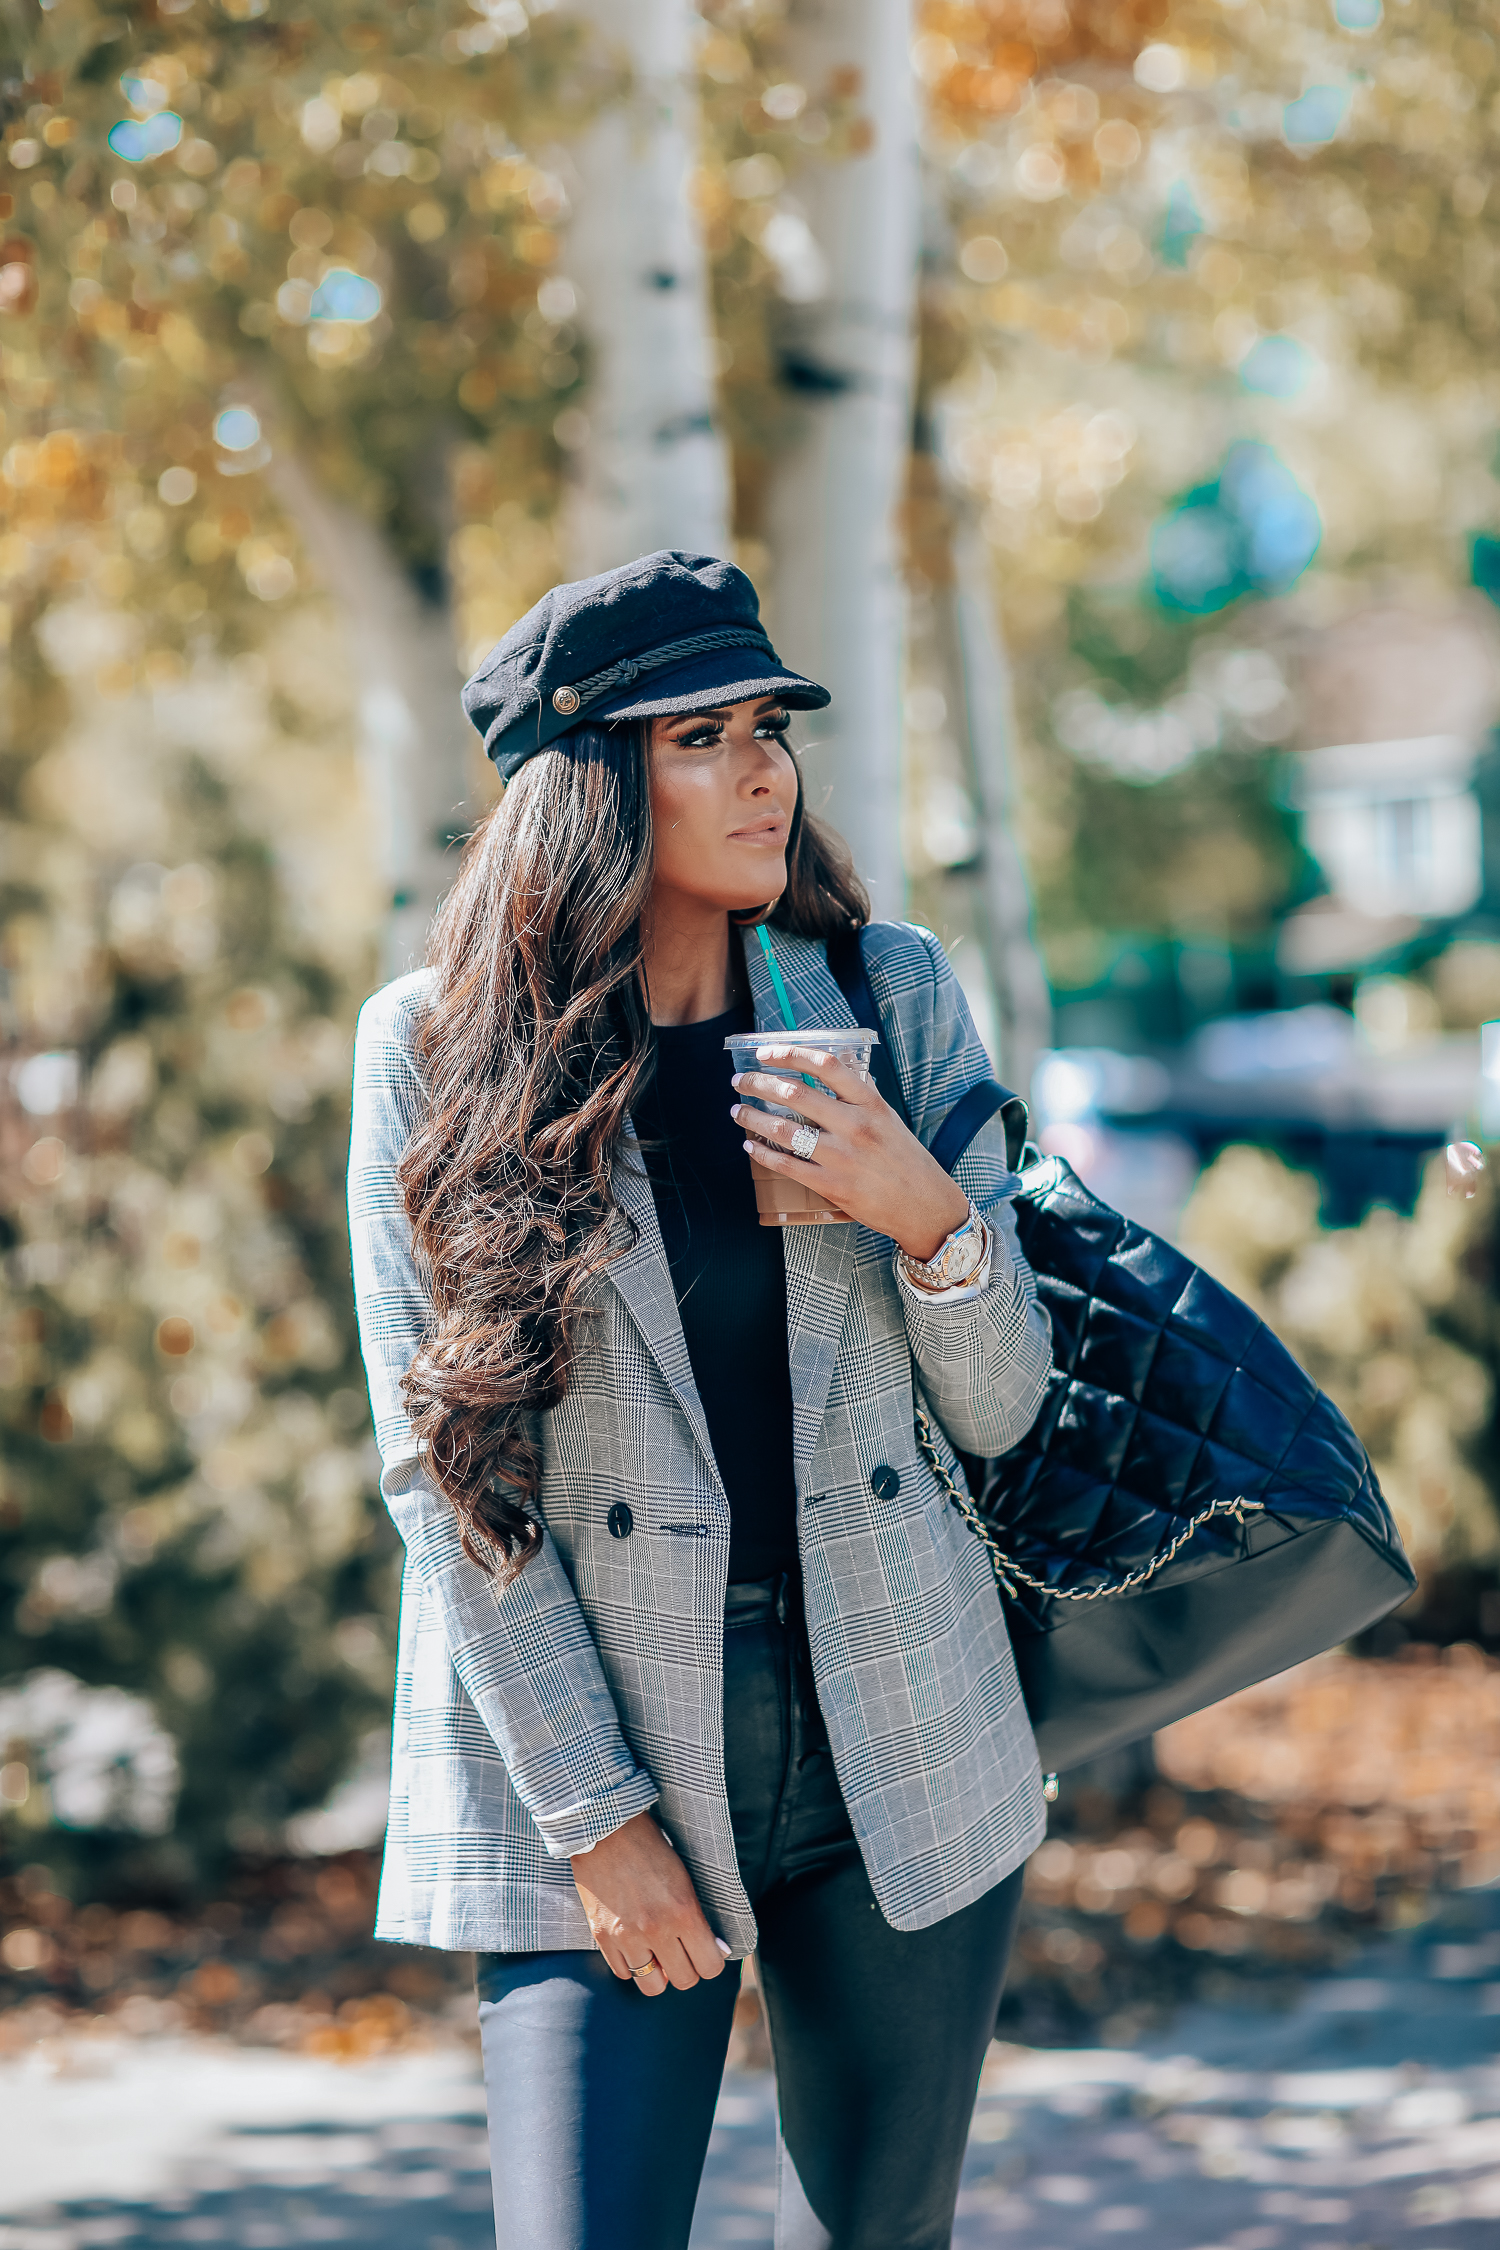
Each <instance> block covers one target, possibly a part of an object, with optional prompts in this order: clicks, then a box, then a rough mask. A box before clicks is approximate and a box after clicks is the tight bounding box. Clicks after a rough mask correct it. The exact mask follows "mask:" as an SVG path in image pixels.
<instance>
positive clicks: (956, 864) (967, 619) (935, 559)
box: [903, 414, 1051, 1095]
mask: <svg viewBox="0 0 1500 2250" xmlns="http://www.w3.org/2000/svg"><path fill="white" fill-rule="evenodd" d="M906 566H907V595H908V607H907V627H908V631H907V677H906V701H907V706H908V712H909V724H908V727H907V733H906V742H905V789H904V796H905V808H904V810H905V818H904V821H903V829H904V836H905V846H906V863H907V867H908V870H909V873H910V875H911V878H912V892H913V896H912V905H913V910H914V912H915V913H917V914H918V915H919V916H920V917H921V919H923V920H924V921H927V922H930V923H931V925H932V927H933V928H934V929H935V930H937V932H938V934H939V935H940V936H941V938H942V939H943V942H944V944H945V945H946V946H947V947H948V949H949V951H950V953H951V954H952V956H953V965H954V968H955V969H956V970H957V972H958V975H959V979H960V981H961V982H962V984H963V985H964V988H965V990H966V992H967V993H968V996H969V1001H970V1005H971V1006H972V1007H973V1010H974V1015H975V1020H976V1022H977V1023H978V1025H979V1029H980V1033H981V1036H982V1037H983V1038H984V1041H985V1044H986V1045H987V1046H988V1047H989V1049H990V1053H991V1057H992V1059H993V1061H994V1063H995V1067H996V1069H997V1070H998V1071H999V1073H1000V1075H1001V1077H1002V1078H1004V1079H1005V1080H1006V1081H1007V1083H1009V1084H1010V1085H1012V1086H1014V1087H1015V1088H1016V1090H1017V1091H1018V1092H1019V1093H1021V1094H1023V1095H1024V1094H1025V1093H1026V1092H1027V1090H1028V1088H1029V1086H1030V1083H1031V1076H1032V1072H1033V1070H1034V1069H1035V1066H1036V1058H1037V1056H1038V1054H1039V1053H1040V1052H1041V1050H1042V1049H1043V1048H1044V1047H1045V1046H1046V1045H1047V1044H1048V1041H1049V1036H1050V1029H1051V1000H1050V996H1049V993H1048V989H1047V980H1046V975H1045V972H1044V970H1043V968H1042V963H1041V957H1040V954H1039V953H1038V950H1037V946H1036V941H1035V938H1034V937H1033V935H1032V928H1031V899H1030V892H1029V888H1028V885H1027V881H1026V871H1025V868H1024V866H1023V864H1022V860H1021V856H1020V852H1019V850H1018V847H1017V843H1016V805H1015V788H1014V780H1013V774H1012V764H1011V745H1012V742H1013V738H1014V716H1013V713H1012V709H1011V697H1010V677H1009V671H1008V667H1007V665H1006V661H1005V653H1004V648H1003V645H1002V642H1001V638H1000V629H999V624H998V620H997V617H996V614H995V602H994V591H993V587H992V584H991V579H990V566H989V554H988V550H987V548H986V546H985V542H984V539H983V536H982V534H981V533H980V532H979V530H978V528H977V526H975V525H973V524H972V523H971V522H969V521H968V520H967V519H966V518H965V516H964V515H963V513H962V512H961V508H960V504H959V503H958V501H957V500H956V499H955V496H954V494H953V493H952V491H951V489H950V488H949V486H948V484H947V482H946V480H945V478H944V476H943V472H942V467H941V463H940V461H939V459H938V456H937V453H936V451H935V450H934V447H933V443H932V436H931V423H930V421H929V418H928V417H927V415H925V414H922V415H919V417H918V425H917V438H916V443H915V445H914V448H913V452H912V460H911V472H910V483H909V487H908V494H907V505H906ZM965 948H967V950H965Z"/></svg>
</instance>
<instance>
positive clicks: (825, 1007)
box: [745, 931, 857, 1491]
mask: <svg viewBox="0 0 1500 2250" xmlns="http://www.w3.org/2000/svg"><path fill="white" fill-rule="evenodd" d="M767 934H768V935H771V933H769V932H768V933H767ZM771 942H772V944H773V945H774V947H775V949H776V960H777V965H778V967H779V968H780V970H781V975H782V981H783V982H784V984H785V985H786V988H787V992H788V994H789V996H790V998H791V1002H792V1013H793V1015H794V1016H795V1017H796V1019H797V1022H798V1024H799V1025H802V1024H805V1025H808V1026H811V1027H812V1028H814V1029H826V1030H829V1031H834V1030H839V1029H844V1028H846V1027H847V1026H849V1025H851V1024H852V1023H853V1021H854V1018H853V1016H852V1015H851V1013H850V1010H849V1003H848V1001H847V1000H846V999H845V998H844V995H843V993H842V992H841V991H840V990H839V987H838V985H837V984H836V983H835V981H834V979H833V977H832V976H831V975H830V974H829V969H828V959H827V956H826V954H825V953H824V950H823V948H822V946H821V945H818V944H815V943H813V942H812V941H811V940H810V939H807V938H799V937H789V936H787V935H786V934H784V933H783V932H781V931H777V932H776V933H775V934H774V935H772V936H771ZM745 963H746V966H747V968H748V970H749V972H750V990H751V993H752V995H753V998H754V1002H755V1028H756V1030H757V1031H764V1032H766V1033H767V1035H768V1036H769V1037H772V1038H785V1037H786V1036H787V1033H786V1026H785V1023H784V1021H783V1018H782V1014H781V1008H780V1004H779V1003H778V1001H777V997H776V992H775V988H774V986H773V985H772V983H771V978H770V973H769V971H768V970H767V968H766V960H765V955H764V953H763V952H762V951H761V946H760V941H759V939H758V938H757V937H756V936H755V933H754V932H753V931H746V933H745ZM856 1233H857V1230H856V1228H854V1227H852V1226H828V1227H807V1226H803V1227H783V1228H782V1230H781V1240H782V1247H783V1250H784V1252H785V1256H786V1333H787V1357H788V1361H789V1363H790V1366H791V1372H792V1456H793V1466H794V1468H795V1471H796V1477H797V1486H798V1490H799V1491H800V1490H801V1488H802V1485H803V1483H804V1480H805V1478H806V1476H807V1472H808V1470H809V1468H810V1466H811V1464H812V1457H813V1452H814V1450H815V1448H816V1446H817V1442H818V1434H819V1432H820V1430H821V1429H822V1427H823V1409H824V1407H825V1405H826V1403H827V1399H828V1386H829V1384H830V1383H831V1382H832V1380H833V1370H834V1365H835V1363H836V1361H837V1359H838V1353H839V1337H840V1335H841V1334H842V1332H843V1326H844V1314H845V1312H846V1311H847V1310H848V1305H849V1292H850V1289H851V1288H852V1287H853V1283H854V1250H855V1238H856Z"/></svg>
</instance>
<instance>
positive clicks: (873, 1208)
mask: <svg viewBox="0 0 1500 2250" xmlns="http://www.w3.org/2000/svg"><path fill="white" fill-rule="evenodd" d="M759 1056H760V1059H761V1060H763V1061H767V1062H769V1065H770V1067H769V1068H765V1069H761V1070H746V1071H741V1072H740V1074H739V1075H738V1076H737V1077H736V1078H735V1080H734V1087H735V1091H736V1092H737V1093H741V1094H758V1095H759V1096H760V1097H761V1099H762V1100H763V1101H772V1102H782V1103H784V1104H785V1105H786V1106H787V1108H789V1109H795V1110H796V1111H798V1113H799V1114H800V1115H801V1116H803V1117H805V1118H806V1119H807V1121H808V1123H809V1124H810V1125H816V1126H817V1128H818V1145H817V1148H816V1149H815V1150H814V1152H813V1154H812V1155H811V1156H810V1157H800V1156H793V1155H792V1153H791V1142H792V1135H793V1134H794V1133H795V1132H796V1130H797V1124H796V1120H795V1119H794V1118H790V1117H772V1116H770V1115H769V1114H768V1113H767V1112H766V1111H765V1110H763V1109H752V1108H750V1107H749V1105H748V1104H747V1103H743V1102H737V1103H736V1104H735V1106H734V1108H733V1110H732V1112H731V1115H732V1116H733V1117H734V1120H735V1122H736V1124H738V1125H742V1126H743V1127H744V1129H745V1131H746V1132H747V1133H750V1134H753V1135H754V1138H753V1139H752V1140H748V1141H747V1142H746V1143H745V1146H746V1148H747V1149H748V1150H749V1151H750V1153H751V1154H752V1155H753V1156H754V1158H755V1161H756V1162H757V1163H758V1164H763V1165H764V1166H765V1167H766V1169H767V1170H768V1171H771V1172H785V1173H787V1174H788V1175H789V1176H790V1177H792V1178H802V1179H805V1178H807V1177H808V1176H809V1175H811V1177H812V1178H813V1179H814V1180H815V1181H816V1182H817V1185H818V1188H819V1190H820V1191H821V1193H822V1194H824V1195H826V1196H827V1198H828V1200H829V1202H830V1203H832V1204H833V1205H834V1206H835V1207H836V1208H837V1209H838V1210H840V1211H847V1212H848V1214H849V1216H850V1218H851V1219H857V1220H858V1221H859V1222H860V1224H861V1225H862V1226H867V1227H870V1228H872V1229H873V1231H874V1232H875V1233H876V1234H885V1235H889V1236H890V1238H891V1240H892V1241H893V1242H896V1243H899V1245H900V1246H901V1248H902V1249H903V1250H904V1251H905V1252H906V1254H907V1256H908V1257H909V1258H915V1259H916V1260H918V1262H919V1263H925V1262H926V1261H927V1259H929V1258H932V1257H935V1256H936V1254H937V1252H938V1250H939V1249H940V1248H941V1246H942V1244H943V1242H944V1241H945V1240H946V1238H947V1237H948V1236H949V1235H950V1234H952V1232H953V1231H954V1229H955V1228H956V1227H961V1226H962V1225H963V1223H964V1221H965V1219H966V1218H967V1217H968V1215H969V1199H968V1197H967V1196H966V1195H965V1194H964V1191H963V1189H962V1188H961V1187H959V1186H958V1184H957V1182H956V1181H954V1180H953V1179H951V1178H950V1177H949V1175H948V1174H947V1173H946V1172H945V1171H944V1170H943V1168H942V1166H941V1164H939V1163H938V1162H937V1161H936V1159H935V1158H934V1157H932V1156H930V1155H929V1154H928V1152H927V1150H926V1149H925V1148H923V1146H922V1144H921V1142H920V1141H919V1140H918V1139H917V1137H916V1135H915V1134H914V1133H912V1132H911V1131H909V1130H908V1128H907V1126H906V1125H905V1124H904V1123H903V1121H902V1120H901V1118H899V1117H898V1116H897V1114H896V1112H895V1111H894V1110H893V1109H891V1108H890V1107H889V1106H888V1105H887V1104H886V1102H885V1101H883V1100H882V1098H881V1095H880V1093H879V1090H878V1089H877V1087H876V1085H875V1081H874V1080H873V1078H868V1077H867V1078H864V1079H861V1077H860V1075H859V1072H858V1071H857V1070H856V1069H854V1068H853V1066H852V1065H851V1064H849V1063H847V1062H844V1061H843V1060H842V1059H841V1058H840V1057H839V1056H837V1055H831V1054H829V1053H827V1051H826V1050H825V1049H824V1048H822V1047H796V1046H793V1045H791V1044H790V1043H785V1044H784V1043H782V1042H779V1041H777V1040H774V1039H769V1038H768V1039H767V1041H766V1043H765V1045H764V1046H763V1047H762V1048H761V1049H760V1050H759ZM778 1065H781V1066H783V1067H784V1068H785V1069H787V1070H789V1071H797V1072H799V1073H801V1072H805V1073H806V1074H807V1076H808V1077H809V1078H815V1079H817V1080H818V1082H819V1083H818V1085H817V1086H816V1087H813V1086H805V1085H803V1084H802V1082H801V1079H800V1077H798V1078H783V1077H782V1076H780V1075H779V1072H778V1069H777V1066H778Z"/></svg>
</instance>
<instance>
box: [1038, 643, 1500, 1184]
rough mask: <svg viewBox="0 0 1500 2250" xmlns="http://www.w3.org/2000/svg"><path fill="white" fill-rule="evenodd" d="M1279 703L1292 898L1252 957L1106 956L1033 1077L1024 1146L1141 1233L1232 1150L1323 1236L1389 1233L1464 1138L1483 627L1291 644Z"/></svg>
mask: <svg viewBox="0 0 1500 2250" xmlns="http://www.w3.org/2000/svg"><path fill="white" fill-rule="evenodd" d="M1301 703H1302V727H1301V731H1302V734H1303V738H1304V740H1305V741H1308V743H1309V747H1307V748H1305V749H1301V750H1294V751H1293V752H1291V753H1290V755H1289V758H1288V772H1287V777H1286V785H1285V791H1284V795H1285V801H1286V803H1287V805H1288V807H1289V808H1290V810H1291V811H1292V813H1293V815H1294V816H1295V819H1296V822H1297V827H1298V831H1299V834H1300V839H1301V843H1302V846H1303V850H1304V852H1305V854H1306V856H1307V862H1308V873H1309V877H1310V880H1311V882H1312V883H1315V884H1316V885H1317V888H1316V891H1315V893H1314V895H1312V896H1305V897H1304V898H1303V900H1302V901H1301V902H1300V903H1298V904H1296V905H1295V906H1294V907H1293V908H1292V910H1291V911H1290V912H1287V913H1285V914H1284V915H1282V916H1281V917H1280V918H1279V920H1278V923H1277V926H1276V927H1275V929H1274V931H1273V933H1272V937H1271V943H1270V946H1269V948H1268V950H1267V951H1266V952H1264V953H1246V952H1245V951H1243V950H1240V951H1231V949H1230V948H1229V947H1227V946H1225V947H1223V948H1222V949H1218V950H1216V949H1214V948H1213V947H1212V946H1206V945H1204V944H1203V943H1202V942H1201V941H1198V942H1194V943H1163V942H1158V944H1157V945H1156V946H1154V947H1151V948H1141V949H1136V950H1132V949H1128V948H1125V949H1122V950H1121V952H1120V953H1119V954H1118V956H1117V958H1116V959H1115V961H1114V963H1113V964H1112V968H1111V972H1110V978H1109V981H1108V985H1107V987H1106V988H1104V989H1099V990H1096V991H1094V992H1091V993H1088V994H1083V995H1070V996H1067V997H1066V998H1064V1000H1063V1002H1062V1004H1061V1006H1060V1008H1059V1011H1058V1013H1059V1019H1060V1027H1061V1028H1062V1030H1063V1032H1064V1035H1065V1036H1066V1034H1067V1033H1068V1032H1069V1031H1070V1030H1071V1031H1072V1032H1073V1034H1074V1037H1075V1038H1078V1035H1079V1033H1082V1035H1083V1036H1082V1037H1081V1038H1079V1039H1078V1044H1077V1045H1076V1046H1071V1045H1070V1046H1067V1047H1063V1048H1060V1049H1058V1050H1056V1051H1054V1052H1053V1053H1052V1054H1050V1055H1049V1056H1047V1057H1045V1058H1044V1061H1043V1065H1042V1067H1041V1069H1040V1070H1039V1072H1038V1076H1037V1080H1036V1085H1035V1089H1034V1092H1035V1100H1036V1106H1037V1113H1038V1120H1039V1124H1040V1127H1041V1131H1042V1137H1043V1141H1044V1144H1045V1145H1047V1146H1048V1147H1050V1148H1055V1149H1056V1150H1057V1151H1058V1153H1060V1154H1064V1155H1067V1156H1068V1157H1069V1158H1070V1160H1071V1161H1073V1162H1074V1164H1075V1166H1076V1167H1077V1168H1078V1169H1079V1170H1081V1171H1085V1172H1086V1173H1087V1175H1088V1176H1089V1177H1090V1179H1091V1180H1092V1182H1093V1184H1094V1185H1095V1186H1096V1187H1098V1188H1099V1190H1100V1192H1102V1193H1110V1192H1111V1191H1113V1199H1114V1200H1117V1201H1119V1202H1121V1204H1122V1206H1123V1207H1124V1208H1126V1209H1127V1210H1129V1211H1130V1212H1131V1213H1132V1215H1134V1216H1139V1217H1140V1218H1141V1219H1142V1221H1143V1222H1144V1223H1147V1224H1154V1225H1157V1226H1162V1225H1166V1226H1167V1227H1170V1226H1171V1224H1172V1222H1173V1219H1174V1215H1175V1213H1176V1212H1177V1211H1178V1210H1180V1208H1181V1203H1182V1201H1183V1200H1184V1199H1185V1197H1186V1195H1187V1194H1188V1192H1189V1191H1190V1188H1191V1185H1192V1181H1193V1179H1194V1177H1195V1176H1196V1172H1197V1169H1198V1167H1199V1165H1201V1164H1202V1163H1205V1162H1207V1161H1209V1160H1211V1158H1212V1157H1213V1156H1214V1155H1216V1154H1217V1152H1218V1151H1219V1150H1220V1149H1221V1148H1223V1147H1226V1146H1227V1145H1228V1144H1230V1143H1231V1142H1235V1141H1242V1140H1253V1141H1256V1142H1259V1143H1260V1144H1262V1145H1263V1146H1267V1147H1270V1148H1274V1149H1275V1150H1277V1151H1278V1153H1280V1154H1281V1155H1282V1156H1284V1157H1285V1158H1286V1159H1287V1160H1288V1161H1289V1162H1292V1163H1295V1164H1299V1165H1302V1166H1305V1167H1307V1168H1309V1169H1311V1170H1313V1171H1315V1172H1316V1173H1317V1175H1318V1177H1319V1180H1320V1182H1321V1186H1322V1190H1323V1218H1324V1220H1325V1223H1327V1224H1330V1225H1352V1224H1355V1223H1356V1222H1357V1221H1358V1220H1359V1219H1360V1218H1361V1217H1362V1215H1363V1214H1364V1212H1365V1211H1366V1210H1367V1209H1368V1208H1369V1207H1370V1205H1371V1204H1372V1203H1382V1204H1387V1205H1390V1206H1391V1207H1393V1208H1394V1209H1396V1210H1399V1211H1403V1212H1410V1211H1411V1209H1412V1207H1413V1204H1414V1202H1415V1199H1416V1195H1417V1191H1418V1187H1419V1184H1420V1177H1421V1167H1422V1164H1423V1161H1424V1160H1425V1158H1426V1157H1427V1155H1428V1154H1430V1152H1431V1151H1432V1150H1433V1149H1435V1148H1439V1147H1441V1146H1442V1145H1443V1143H1444V1142H1445V1141H1447V1140H1449V1139H1451V1138H1454V1137H1463V1136H1466V1135H1468V1134H1471V1133H1474V1132H1476V1131H1478V1130H1480V1129H1481V1099H1480V1094H1481V1076H1480V1072H1481V1055H1480V1039H1479V1026H1480V1024H1481V1023H1482V1022H1483V1021H1485V1020H1486V1018H1492V1017H1494V1016H1496V1015H1500V734H1497V732H1496V729H1495V719H1496V715H1497V708H1500V673H1497V664H1496V651H1495V633H1494V629H1493V624H1492V621H1491V618H1490V615H1489V613H1488V611H1487V608H1485V607H1475V608H1459V609H1452V610H1446V611H1444V612H1441V613H1439V614H1436V615H1424V614H1422V613H1420V612H1417V611H1413V610H1406V609H1397V608H1380V609H1373V610H1370V611H1367V612H1365V613H1362V614H1360V615H1358V616H1355V617H1353V618H1350V619H1348V620H1346V621H1345V622H1344V623H1342V624H1341V625H1338V626H1336V627H1334V628H1333V629H1331V630H1330V631H1327V632H1325V633H1323V634H1320V635H1318V636H1317V637H1316V638H1315V640H1314V641H1313V643H1312V646H1311V649H1310V651H1309V653H1308V656H1307V658H1306V660H1305V664H1304V676H1303V686H1302V696H1301ZM1396 730H1400V731H1396ZM1268 1003H1269V1004H1268ZM1095 1026H1097V1027H1098V1032H1096V1034H1095V1036H1096V1037H1097V1036H1098V1033H1099V1032H1102V1033H1103V1037H1101V1038H1099V1043H1098V1044H1097V1045H1096V1044H1093V1043H1090V1042H1089V1033H1090V1031H1091V1030H1094V1027H1095Z"/></svg>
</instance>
